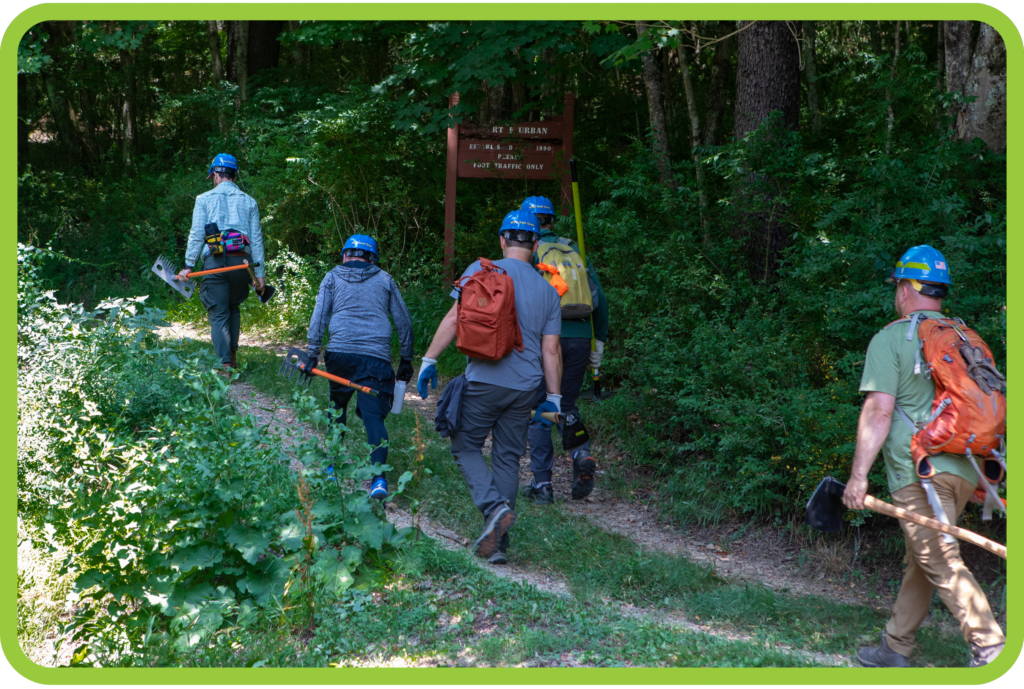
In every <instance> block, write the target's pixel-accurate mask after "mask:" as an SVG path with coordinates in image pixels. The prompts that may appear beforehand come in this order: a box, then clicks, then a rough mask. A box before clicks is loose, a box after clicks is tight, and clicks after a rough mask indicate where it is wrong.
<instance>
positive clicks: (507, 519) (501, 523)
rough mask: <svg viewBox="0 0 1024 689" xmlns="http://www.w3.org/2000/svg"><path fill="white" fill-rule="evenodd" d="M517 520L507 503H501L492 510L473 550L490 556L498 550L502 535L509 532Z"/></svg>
mask: <svg viewBox="0 0 1024 689" xmlns="http://www.w3.org/2000/svg"><path fill="white" fill-rule="evenodd" d="M515 522H516V515H515V514H513V513H512V510H510V509H509V508H508V506H507V505H499V506H498V507H495V508H494V509H493V510H491V513H490V514H489V515H488V516H487V521H486V523H485V524H484V530H483V531H482V532H481V533H480V537H479V538H478V539H476V543H474V544H473V550H475V551H476V554H477V556H478V557H486V558H489V557H490V556H491V555H493V554H494V553H495V552H497V551H498V548H499V546H500V544H501V539H502V537H504V536H505V534H507V533H508V530H509V529H511V528H512V525H513V524H515Z"/></svg>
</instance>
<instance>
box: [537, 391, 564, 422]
mask: <svg viewBox="0 0 1024 689" xmlns="http://www.w3.org/2000/svg"><path fill="white" fill-rule="evenodd" d="M546 411H549V412H554V413H555V414H558V413H559V412H561V411H562V396H561V395H556V394H554V393H553V392H549V393H548V397H547V399H546V400H544V404H542V405H540V406H539V407H537V412H536V413H535V414H534V416H533V418H534V419H535V420H537V421H540V427H541V428H543V429H544V430H545V431H546V430H548V429H549V428H551V422H550V421H548V420H547V419H545V418H544V417H543V416H541V412H546Z"/></svg>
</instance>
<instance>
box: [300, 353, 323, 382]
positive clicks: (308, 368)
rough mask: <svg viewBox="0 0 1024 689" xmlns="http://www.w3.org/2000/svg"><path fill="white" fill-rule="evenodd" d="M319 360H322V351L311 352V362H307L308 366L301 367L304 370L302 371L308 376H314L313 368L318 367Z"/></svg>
mask: <svg viewBox="0 0 1024 689" xmlns="http://www.w3.org/2000/svg"><path fill="white" fill-rule="evenodd" d="M319 362H320V353H319V352H317V353H316V354H312V353H310V355H309V363H307V364H306V366H305V367H304V368H302V369H300V370H301V371H302V373H303V374H304V375H305V376H306V377H307V378H312V377H313V369H315V368H316V365H317V364H318V363H319Z"/></svg>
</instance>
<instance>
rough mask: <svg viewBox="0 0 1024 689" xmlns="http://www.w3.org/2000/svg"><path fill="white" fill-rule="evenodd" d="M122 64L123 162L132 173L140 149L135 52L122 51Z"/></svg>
mask: <svg viewBox="0 0 1024 689" xmlns="http://www.w3.org/2000/svg"><path fill="white" fill-rule="evenodd" d="M121 62H122V64H123V65H124V71H125V82H126V83H125V94H124V105H123V109H122V116H121V123H122V126H123V127H124V130H123V133H122V136H121V162H122V163H123V164H124V167H125V169H126V170H129V171H131V170H132V168H133V166H134V164H135V153H136V151H137V150H138V147H139V125H138V107H139V106H138V75H137V74H136V71H137V70H136V69H135V67H136V59H135V51H133V50H122V51H121Z"/></svg>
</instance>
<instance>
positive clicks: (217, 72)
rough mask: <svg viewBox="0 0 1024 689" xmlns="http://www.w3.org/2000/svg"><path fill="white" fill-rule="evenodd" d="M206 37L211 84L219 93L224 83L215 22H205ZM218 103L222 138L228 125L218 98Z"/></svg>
mask: <svg viewBox="0 0 1024 689" xmlns="http://www.w3.org/2000/svg"><path fill="white" fill-rule="evenodd" d="M206 37H207V39H208V40H209V43H210V63H211V65H212V66H213V83H214V86H215V88H216V89H217V91H218V92H219V91H221V90H223V85H222V82H223V81H224V63H223V61H222V60H221V57H220V30H219V29H218V28H217V22H215V21H207V22H206ZM218 101H219V102H218V103H217V129H218V131H220V133H221V136H223V135H224V134H226V133H227V131H228V125H227V121H226V120H225V117H224V108H223V101H222V100H221V99H219V98H218Z"/></svg>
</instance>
